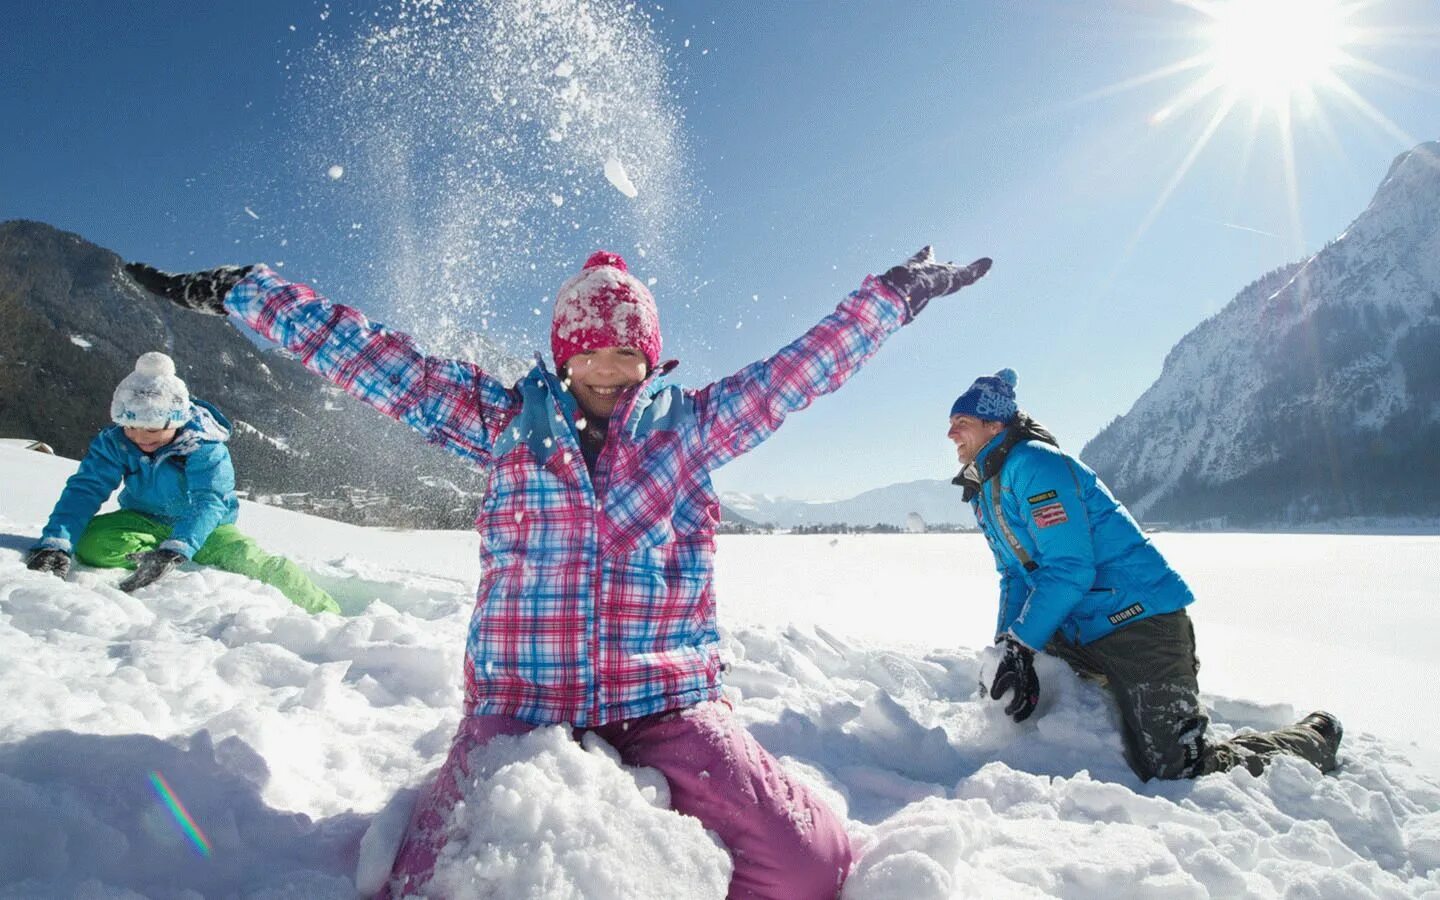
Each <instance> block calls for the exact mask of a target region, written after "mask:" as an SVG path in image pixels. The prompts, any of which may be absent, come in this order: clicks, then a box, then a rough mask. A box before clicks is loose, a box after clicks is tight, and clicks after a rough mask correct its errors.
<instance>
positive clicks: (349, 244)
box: [295, 0, 695, 356]
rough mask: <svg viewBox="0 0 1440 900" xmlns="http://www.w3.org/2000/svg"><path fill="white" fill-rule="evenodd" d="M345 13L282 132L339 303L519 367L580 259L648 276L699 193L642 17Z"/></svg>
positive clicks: (566, 4)
mask: <svg viewBox="0 0 1440 900" xmlns="http://www.w3.org/2000/svg"><path fill="white" fill-rule="evenodd" d="M327 14H328V13H327ZM352 19H353V20H354V21H353V23H339V24H338V25H336V28H335V30H334V31H333V33H332V34H330V36H328V37H326V38H324V39H322V40H321V41H320V44H319V46H318V47H317V48H316V49H315V52H314V53H313V54H311V55H310V56H309V57H307V59H306V60H305V62H304V65H303V66H302V67H301V68H302V70H303V75H302V76H301V77H300V83H301V85H302V87H303V93H304V97H305V109H306V118H307V120H308V123H307V125H306V126H305V127H304V128H303V129H302V130H303V132H304V133H303V134H300V135H298V137H297V140H298V141H299V142H300V143H301V147H300V151H299V155H301V156H302V157H304V159H303V161H302V162H301V165H302V166H303V167H304V168H305V169H306V170H308V171H312V172H314V173H316V177H315V178H314V179H313V186H311V187H308V188H307V189H306V202H305V204H304V205H305V207H306V208H305V210H304V211H303V217H306V218H309V217H313V218H315V219H316V221H317V222H318V223H324V224H322V225H320V226H319V227H321V228H325V229H328V231H329V237H330V238H333V239H334V241H335V243H336V246H337V249H336V250H335V252H336V253H338V254H340V255H341V256H342V257H343V258H345V259H346V260H347V261H348V262H347V270H349V271H356V272H358V273H361V274H359V275H358V276H357V278H356V281H357V282H361V281H363V296H359V297H355V298H353V301H352V302H354V303H355V304H356V305H360V306H362V308H366V309H367V311H372V310H373V312H374V313H375V314H377V315H382V316H385V317H387V318H388V319H389V320H391V321H393V322H394V323H395V324H396V325H397V326H399V327H402V328H405V329H407V330H411V331H413V332H415V333H416V334H417V335H418V336H420V337H421V338H422V339H423V340H424V341H425V342H426V343H427V344H428V345H429V346H430V347H432V348H434V349H437V350H440V351H442V352H448V353H459V354H466V353H467V350H469V349H471V348H469V347H467V344H472V343H473V341H474V336H475V334H476V333H486V334H488V336H489V337H490V338H492V339H494V340H495V341H497V342H499V343H501V344H502V345H505V346H506V349H507V350H509V351H510V352H511V353H513V354H514V355H517V356H525V355H528V353H529V352H530V351H532V350H534V349H537V348H539V347H541V346H544V340H543V335H544V333H545V329H546V328H547V327H548V322H549V309H550V306H549V304H550V301H551V299H552V298H553V293H554V288H555V287H557V286H558V285H559V284H560V283H562V282H563V280H564V279H565V278H566V277H568V276H569V275H570V274H572V272H573V270H574V269H576V268H577V267H578V265H579V263H580V261H581V260H583V259H584V256H585V253H586V252H587V251H588V250H589V249H594V248H596V247H606V248H609V249H613V250H616V251H618V252H621V253H622V254H624V255H626V256H627V257H630V258H631V259H632V261H633V265H634V268H636V269H637V270H639V271H640V272H642V273H643V275H644V276H652V275H657V274H658V275H661V277H662V280H663V278H664V275H665V268H666V266H667V265H668V259H669V257H670V250H671V248H672V247H673V246H674V244H675V242H676V240H677V239H678V237H679V235H680V232H681V231H683V229H684V227H685V223H686V222H688V221H690V220H691V219H692V218H693V216H692V214H691V212H692V211H691V208H690V205H691V204H692V202H693V197H694V196H695V191H694V190H693V188H692V187H691V186H690V184H689V183H688V174H687V171H688V167H687V165H686V158H687V153H686V149H685V146H684V141H683V135H682V129H681V116H680V112H679V104H678V103H677V102H676V100H675V97H674V91H673V88H672V85H671V80H670V78H671V76H670V75H669V73H668V70H667V65H666V60H667V52H666V50H665V49H664V48H663V46H662V44H661V42H660V41H659V40H658V38H657V36H656V34H655V31H654V27H653V25H652V23H651V22H650V20H649V19H648V18H647V17H646V15H645V14H644V13H643V12H642V11H641V10H639V9H637V8H636V7H634V6H632V5H629V4H624V3H618V2H610V0H586V2H581V0H540V2H536V0H494V2H487V3H484V4H480V3H440V2H436V0H402V2H399V3H397V4H395V5H394V6H393V7H390V8H388V9H386V10H384V11H382V12H379V13H375V14H373V15H371V16H369V17H365V18H361V17H359V16H353V17H352ZM295 274H296V275H297V277H299V276H302V275H303V273H298V272H297V273H295ZM347 287H351V285H347ZM341 299H345V298H341ZM377 300H379V301H380V302H382V303H385V304H387V306H385V307H383V308H378V309H376V308H374V307H375V304H376V301H377ZM482 352H483V351H482Z"/></svg>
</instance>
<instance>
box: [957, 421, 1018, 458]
mask: <svg viewBox="0 0 1440 900" xmlns="http://www.w3.org/2000/svg"><path fill="white" fill-rule="evenodd" d="M1004 430H1005V425H1004V424H1003V423H1001V422H995V421H992V420H990V419H977V418H975V417H974V416H951V417H950V431H949V432H948V433H947V434H946V437H948V438H950V440H952V441H954V442H955V455H956V457H958V458H959V459H960V464H961V465H968V464H970V463H972V462H974V461H975V454H977V453H979V452H980V449H981V448H982V447H984V446H985V445H986V444H988V443H990V439H991V438H993V437H994V436H995V435H997V434H999V433H1000V432H1002V431H1004Z"/></svg>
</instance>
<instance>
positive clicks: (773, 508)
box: [720, 478, 975, 528]
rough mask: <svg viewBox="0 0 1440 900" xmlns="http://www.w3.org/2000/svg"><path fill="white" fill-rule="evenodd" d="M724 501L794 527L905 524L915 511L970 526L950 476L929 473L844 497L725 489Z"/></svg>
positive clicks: (760, 519)
mask: <svg viewBox="0 0 1440 900" xmlns="http://www.w3.org/2000/svg"><path fill="white" fill-rule="evenodd" d="M720 499H721V500H722V501H724V503H725V505H726V506H727V507H728V508H729V509H731V510H734V511H735V512H737V513H739V514H740V515H742V516H744V517H745V518H747V519H749V520H750V521H752V522H757V523H760V524H769V525H776V526H779V527H781V528H794V527H797V526H801V525H854V526H869V525H876V524H882V525H893V526H895V527H896V528H906V527H907V526H909V525H911V524H912V523H913V521H914V520H913V519H912V518H911V517H912V516H914V515H918V516H919V517H920V519H922V520H923V521H924V522H925V524H926V525H927V526H928V525H950V526H956V525H958V526H963V527H967V528H973V527H974V526H975V519H974V516H973V515H972V514H971V512H970V507H969V506H967V505H966V504H965V503H963V502H961V500H960V489H959V488H957V487H955V486H954V485H952V484H951V483H950V482H949V481H942V480H939V479H933V478H927V479H922V480H920V481H907V482H903V483H901V484H892V485H887V486H886V487H881V488H875V489H874V490H869V491H866V492H864V493H863V494H858V495H856V496H854V497H851V498H850V499H848V500H831V501H814V500H791V499H789V498H788V497H772V496H769V495H767V494H745V493H736V492H726V493H724V494H721V496H720Z"/></svg>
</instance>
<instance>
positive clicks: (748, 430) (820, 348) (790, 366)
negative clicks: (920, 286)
mask: <svg viewBox="0 0 1440 900" xmlns="http://www.w3.org/2000/svg"><path fill="white" fill-rule="evenodd" d="M908 318H909V316H908V313H907V311H906V308H905V301H904V300H903V299H902V298H901V297H900V295H898V294H896V293H895V292H894V291H893V290H891V289H890V288H889V287H888V286H886V285H885V283H884V282H883V281H881V280H880V279H878V278H875V277H873V276H872V277H870V278H866V279H865V283H864V284H863V285H861V287H860V289H859V290H857V291H855V292H854V293H853V294H851V295H850V296H848V297H846V298H845V299H844V300H843V301H841V303H840V305H839V306H838V307H836V309H835V311H834V312H832V313H831V314H830V315H828V316H826V317H825V318H823V319H821V320H820V322H819V324H817V325H815V327H813V328H811V329H810V330H809V331H807V332H805V333H804V334H803V335H801V336H800V337H799V338H798V339H797V340H795V341H794V342H793V343H791V344H790V345H789V346H787V347H784V348H783V349H781V350H780V352H779V353H776V354H775V355H774V356H772V357H770V358H769V359H764V360H761V361H760V362H756V363H751V364H750V365H748V366H746V367H745V368H743V369H741V370H740V371H739V372H736V373H735V374H734V375H730V376H728V377H726V378H722V379H721V380H719V381H717V382H715V383H714V384H711V385H707V386H706V387H704V388H702V389H700V390H699V391H697V392H696V395H695V401H696V402H695V409H696V418H697V419H698V421H699V423H700V428H701V435H700V438H701V444H702V447H703V448H704V450H703V453H704V454H705V467H706V468H707V469H714V468H718V467H719V466H721V465H724V464H725V463H727V462H729V461H730V460H732V459H734V458H735V457H737V456H739V455H740V454H742V453H745V452H747V451H749V450H751V449H753V448H754V447H755V446H756V445H758V444H759V443H760V442H761V441H763V440H765V439H766V438H768V437H769V436H770V435H772V434H774V433H775V431H776V430H777V429H778V428H779V427H780V425H781V423H783V422H784V421H785V417H786V416H787V415H789V414H790V413H792V412H794V411H796V410H800V409H804V408H805V407H807V406H809V405H810V402H811V401H812V400H814V399H815V398H816V397H820V396H822V395H824V394H828V393H830V392H831V391H833V390H835V389H836V388H838V387H840V385H842V384H844V383H845V382H846V381H847V380H849V378H850V376H851V375H854V374H855V373H856V372H857V371H859V370H860V367H861V366H862V365H864V364H865V362H866V361H867V360H868V359H869V358H870V357H871V356H873V355H874V354H875V351H876V350H878V349H880V345H881V344H883V343H884V342H885V340H886V338H888V337H890V335H892V334H894V333H895V332H896V331H897V330H899V328H900V327H901V325H903V324H904V323H905V322H906V321H907V320H908Z"/></svg>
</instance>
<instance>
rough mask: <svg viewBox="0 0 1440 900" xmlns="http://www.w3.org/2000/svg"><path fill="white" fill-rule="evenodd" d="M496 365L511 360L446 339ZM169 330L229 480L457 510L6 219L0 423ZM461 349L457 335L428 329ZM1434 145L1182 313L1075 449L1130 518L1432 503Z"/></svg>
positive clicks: (383, 450) (1285, 514)
mask: <svg viewBox="0 0 1440 900" xmlns="http://www.w3.org/2000/svg"><path fill="white" fill-rule="evenodd" d="M459 343H460V344H463V345H464V346H465V348H466V351H465V352H466V354H467V355H468V356H469V358H472V359H474V360H475V361H476V362H479V363H480V364H481V365H483V366H485V367H486V368H487V369H489V370H490V371H492V372H495V373H497V374H498V375H500V376H501V377H502V378H511V379H513V378H515V377H518V376H519V375H520V374H521V373H523V371H524V370H525V369H527V368H528V365H529V364H528V363H525V362H522V361H521V360H519V359H517V358H515V357H513V356H511V355H509V354H507V353H505V352H503V351H502V350H501V349H500V348H498V347H495V346H494V345H493V344H490V343H489V342H488V341H486V340H485V339H484V338H483V337H481V336H478V335H477V336H476V337H475V338H474V340H468V341H462V342H459ZM156 348H163V349H165V350H166V351H167V352H169V353H170V354H171V355H172V356H174V357H175V359H176V364H177V366H178V367H179V369H180V373H179V374H180V375H181V376H182V377H183V378H185V380H186V381H187V383H188V384H189V385H190V387H191V389H192V391H193V393H195V394H196V395H197V396H200V397H205V398H206V399H209V400H212V401H214V402H216V403H217V405H219V406H220V408H221V409H222V410H224V411H225V412H226V413H227V415H229V416H230V418H231V419H232V421H234V422H235V423H236V433H235V436H234V438H233V439H232V449H233V451H234V453H235V458H236V463H237V470H238V472H239V478H240V481H241V487H242V488H245V489H248V490H249V491H250V492H251V493H252V494H254V495H255V496H256V498H257V499H266V500H269V501H270V502H278V503H282V504H284V505H292V506H298V507H301V508H307V509H310V510H312V511H315V512H318V513H320V514H322V515H329V516H332V517H334V518H341V519H346V520H349V521H360V522H365V523H371V524H392V525H404V526H411V527H468V525H469V524H470V522H471V520H472V519H473V515H474V511H475V507H476V504H477V502H478V499H479V497H480V494H481V493H482V491H483V489H484V482H483V478H482V477H481V476H480V475H479V474H478V473H477V472H476V471H475V470H474V469H473V468H472V467H470V466H468V465H466V464H465V463H463V462H462V461H460V460H455V459H452V458H450V457H449V456H448V455H446V454H445V453H443V452H440V451H437V450H436V449H434V448H432V447H429V446H428V445H427V444H425V442H424V441H423V440H421V439H420V438H419V437H417V436H416V435H414V434H412V433H411V432H410V431H408V430H407V429H405V428H404V427H402V426H400V425H398V424H396V423H393V422H391V421H390V420H389V419H386V418H384V417H382V416H380V415H379V414H378V413H376V412H374V411H373V410H371V409H369V408H368V407H365V406H364V405H362V404H360V403H358V402H356V401H354V400H351V399H350V398H349V397H348V396H346V395H344V394H343V393H341V392H340V391H338V390H336V389H334V388H331V387H330V386H328V385H327V384H325V383H324V382H322V381H321V380H319V379H318V378H315V377H314V376H312V375H310V374H309V373H308V372H306V371H305V370H304V369H303V368H302V367H301V366H300V365H299V364H298V363H297V362H295V361H294V360H292V359H289V358H287V357H286V356H284V355H283V354H280V353H278V352H275V351H266V350H263V349H260V348H258V347H257V346H256V345H255V344H254V343H252V342H251V341H250V340H248V339H246V338H245V337H244V336H242V335H241V334H240V332H238V331H237V330H236V329H234V328H233V327H231V326H230V325H228V324H227V323H226V322H224V321H223V320H221V319H219V318H214V317H208V316H200V315H195V314H190V313H185V312H182V311H178V310H175V309H173V308H172V307H171V306H170V305H169V304H166V303H164V302H161V301H157V300H155V299H154V298H151V297H150V296H148V295H146V294H144V293H142V292H141V291H139V290H138V289H136V288H135V286H134V285H133V284H131V283H130V282H129V280H128V279H126V278H124V277H122V274H121V270H120V259H119V257H117V256H116V255H115V254H113V253H111V252H109V251H107V250H104V249H102V248H100V247H96V246H95V245H93V244H89V243H87V242H85V241H84V240H82V239H81V238H79V237H77V236H76V235H73V234H67V233H64V232H61V231H58V230H56V229H54V228H52V227H50V226H48V225H43V224H41V223H37V222H5V223H0V437H27V438H34V439H37V440H42V441H45V442H47V443H49V444H50V445H52V446H53V447H55V449H56V450H57V451H58V452H59V453H61V454H62V455H66V456H72V457H78V456H79V455H81V454H82V453H83V452H84V450H85V447H86V446H87V444H88V442H89V440H90V438H91V437H93V435H94V434H95V432H96V431H97V430H99V428H101V427H102V426H103V425H104V424H105V423H106V421H107V416H108V408H109V398H110V394H111V391H113V389H114V386H115V385H116V384H117V383H118V382H119V380H120V378H121V377H123V376H124V375H125V374H126V373H127V372H129V371H130V369H131V366H132V364H133V361H134V359H135V357H136V356H138V355H139V354H140V353H141V352H143V351H145V350H153V349H156ZM446 349H447V350H448V351H450V352H455V351H456V347H449V348H446ZM1437 448H1440V143H1427V144H1422V145H1421V146H1419V147H1416V148H1415V149H1414V150H1411V151H1410V152H1408V153H1405V154H1402V155H1401V156H1400V157H1399V158H1398V159H1396V160H1395V162H1394V164H1393V165H1392V166H1391V167H1390V171H1389V172H1388V173H1387V174H1386V176H1385V178H1384V180H1383V181H1382V182H1381V184H1380V187H1379V190H1378V191H1377V192H1376V194H1375V197H1374V199H1373V200H1372V201H1371V203H1370V205H1369V207H1368V208H1366V210H1365V211H1364V212H1363V213H1361V214H1360V216H1359V217H1358V218H1357V219H1356V220H1355V221H1354V223H1352V224H1351V226H1350V227H1349V228H1348V229H1346V231H1345V232H1344V233H1343V234H1342V235H1340V236H1339V237H1338V238H1336V239H1335V240H1333V241H1331V242H1330V243H1329V244H1327V245H1326V246H1325V247H1324V249H1322V250H1321V251H1320V252H1318V253H1316V254H1315V255H1314V256H1312V257H1310V258H1309V259H1306V260H1303V261H1301V262H1297V263H1293V264H1291V265H1287V266H1283V267H1281V268H1279V269H1277V270H1275V271H1273V272H1270V273H1268V274H1266V275H1264V276H1262V277H1261V278H1259V279H1258V280H1257V281H1255V282H1254V283H1253V284H1251V285H1250V286H1249V287H1247V288H1245V289H1244V290H1242V291H1241V292H1240V293H1239V294H1238V295H1237V296H1236V297H1235V298H1234V299H1233V300H1232V301H1230V303H1229V304H1228V305H1226V306H1225V308H1224V309H1222V310H1221V311H1220V312H1219V313H1217V314H1216V315H1215V316H1213V317H1211V318H1210V319H1207V320H1206V321H1204V322H1202V323H1201V324H1200V325H1198V326H1197V327H1196V328H1195V329H1194V330H1193V331H1191V332H1190V333H1189V334H1187V335H1186V336H1185V337H1184V338H1182V339H1181V340H1180V342H1179V343H1178V344H1176V346H1175V348H1174V349H1172V350H1171V351H1170V353H1169V355H1168V356H1167V357H1166V359H1165V363H1164V367H1163V369H1162V372H1161V375H1160V377H1159V379H1158V380H1157V381H1156V382H1155V383H1154V384H1153V385H1152V386H1151V387H1150V388H1149V389H1148V390H1146V391H1145V393H1144V394H1143V395H1141V397H1140V398H1139V400H1137V401H1136V402H1135V404H1134V406H1133V407H1132V408H1131V409H1130V411H1129V412H1127V413H1126V414H1125V415H1123V416H1120V417H1118V418H1116V419H1115V420H1114V421H1113V422H1111V423H1110V424H1109V425H1108V426H1106V427H1105V429H1104V430H1102V431H1101V432H1100V433H1099V434H1098V435H1096V436H1095V438H1094V439H1093V440H1091V441H1090V442H1089V443H1088V444H1086V446H1085V448H1084V450H1083V451H1082V457H1083V458H1084V459H1085V460H1086V462H1087V463H1089V464H1090V465H1091V466H1092V467H1093V468H1094V469H1095V470H1096V471H1097V472H1099V473H1100V474H1101V475H1102V476H1103V477H1104V478H1105V480H1106V481H1107V482H1108V483H1109V484H1110V486H1111V488H1112V489H1113V490H1114V491H1115V492H1116V494H1117V495H1118V496H1119V497H1120V498H1121V499H1122V500H1124V501H1125V502H1126V503H1127V504H1128V505H1129V506H1130V508H1131V510H1132V511H1133V512H1134V513H1135V514H1136V516H1137V517H1138V518H1141V519H1142V520H1145V521H1149V522H1166V523H1170V524H1173V525H1177V526H1190V527H1243V526H1262V527H1265V526H1282V527H1283V526H1293V525H1306V524H1314V523H1319V522H1334V521H1336V520H1343V519H1346V518H1359V519H1385V518H1395V517H1420V518H1428V519H1430V520H1434V519H1435V518H1437V516H1440V512H1437V511H1440V452H1437ZM721 500H722V503H723V513H724V518H725V520H726V521H727V522H729V523H731V524H732V525H747V524H755V525H766V524H769V525H775V526H779V527H782V528H793V527H800V526H814V525H828V524H846V525H852V526H873V525H877V524H880V525H887V526H893V527H899V528H906V527H910V528H913V527H915V526H917V525H918V523H920V522H922V521H923V522H924V523H925V524H926V525H929V526H935V525H944V526H949V527H955V526H961V527H973V524H974V522H973V518H972V517H971V514H970V511H969V509H968V508H967V506H966V505H965V504H964V503H963V502H961V500H960V492H959V490H958V489H956V488H955V487H953V486H952V485H951V484H950V483H949V482H948V481H947V480H943V479H936V480H924V481H913V482H908V483H904V484H894V485H890V486H888V487H883V488H877V489H875V490H871V491H866V492H865V493H863V494H860V495H858V496H856V497H853V498H851V499H849V500H842V501H835V502H827V503H816V502H808V501H799V500H790V499H786V498H777V497H768V496H763V495H755V494H740V493H727V494H725V495H723V496H722V498H721Z"/></svg>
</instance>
